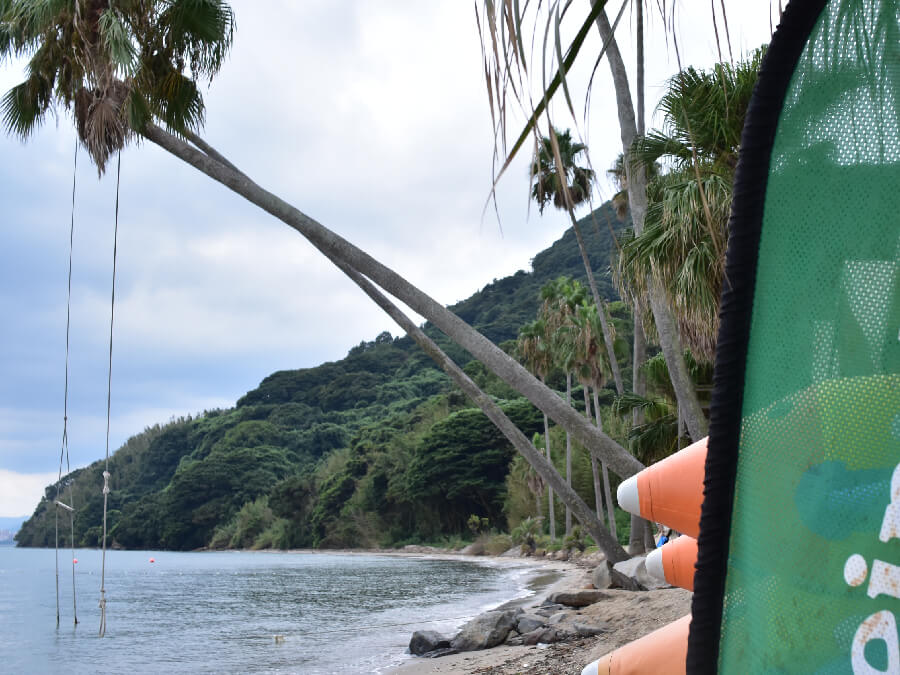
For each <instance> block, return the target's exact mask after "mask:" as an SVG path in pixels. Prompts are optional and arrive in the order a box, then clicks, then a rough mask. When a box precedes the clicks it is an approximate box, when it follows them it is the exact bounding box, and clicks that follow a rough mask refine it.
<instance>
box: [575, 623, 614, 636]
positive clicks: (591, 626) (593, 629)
mask: <svg viewBox="0 0 900 675" xmlns="http://www.w3.org/2000/svg"><path fill="white" fill-rule="evenodd" d="M572 628H574V629H575V634H576V635H577V636H578V637H593V636H595V635H600V633H605V632H606V631H607V630H609V627H608V626H607V625H606V624H605V623H582V622H580V621H576V622H574V623H573V624H572Z"/></svg>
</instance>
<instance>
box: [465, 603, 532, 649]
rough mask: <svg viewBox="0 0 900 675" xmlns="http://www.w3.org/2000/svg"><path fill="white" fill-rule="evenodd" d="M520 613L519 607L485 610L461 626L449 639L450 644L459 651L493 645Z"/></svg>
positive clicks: (503, 638) (501, 638) (500, 638)
mask: <svg viewBox="0 0 900 675" xmlns="http://www.w3.org/2000/svg"><path fill="white" fill-rule="evenodd" d="M522 613H523V612H522V610H521V609H510V610H507V611H496V610H495V611H493V612H485V613H484V614H481V615H480V616H476V617H475V618H474V619H472V620H471V621H469V622H468V623H467V624H466V625H465V626H463V627H462V630H460V631H459V633H457V635H456V637H454V638H453V640H451V641H450V646H451V648H453V649H456V650H457V651H460V652H471V651H475V650H476V649H489V648H490V647H494V646H496V645H498V644H500V643H501V642H503V641H504V640H505V639H506V636H507V635H509V631H510V630H512V629H513V628H514V627H515V626H516V621H517V619H518V617H519V615H521V614H522Z"/></svg>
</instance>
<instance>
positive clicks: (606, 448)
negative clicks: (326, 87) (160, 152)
mask: <svg viewBox="0 0 900 675" xmlns="http://www.w3.org/2000/svg"><path fill="white" fill-rule="evenodd" d="M143 136H144V137H145V138H146V139H147V140H149V141H151V142H153V143H155V144H156V145H158V146H160V147H161V148H163V149H164V150H166V151H167V152H169V153H171V154H173V155H175V156H176V157H178V158H179V159H181V160H183V161H185V162H186V163H188V164H190V165H191V166H193V167H194V168H196V169H198V170H200V171H201V172H203V173H205V174H206V175H207V176H209V177H210V178H212V179H214V180H216V181H217V182H219V183H221V184H222V185H224V186H225V187H227V188H229V189H231V190H233V191H234V192H236V193H237V194H239V195H241V196H242V197H244V198H245V199H247V200H248V201H250V202H252V203H253V204H256V205H257V206H259V207H260V208H261V209H263V210H264V211H267V212H268V213H270V214H272V215H273V216H275V217H276V218H278V219H279V220H281V221H282V222H284V223H286V224H287V225H289V226H291V227H292V228H294V229H295V230H297V231H298V232H299V233H300V234H302V235H303V236H304V237H306V239H307V240H308V241H309V242H310V243H312V244H313V246H315V247H316V248H317V249H318V250H319V251H320V252H322V253H323V254H325V255H326V257H328V258H329V259H330V260H332V261H340V262H342V263H344V264H345V265H346V266H348V267H349V268H351V269H353V270H356V271H358V272H359V273H360V274H363V275H364V276H366V277H368V278H369V279H370V280H371V281H373V282H374V283H375V284H377V285H378V286H380V287H381V288H382V289H384V290H385V291H387V292H388V293H389V294H391V295H393V296H394V297H396V298H398V299H399V300H401V301H403V302H404V303H405V304H406V305H407V306H408V307H410V308H411V309H412V310H413V311H415V312H417V313H419V314H421V315H422V316H423V317H425V318H426V319H428V320H429V321H431V322H432V323H434V324H435V326H437V327H438V328H439V329H440V330H441V331H443V332H444V333H445V334H446V335H447V336H448V337H449V338H450V339H451V340H453V341H454V342H455V343H456V344H457V345H459V346H460V347H462V348H463V349H465V350H466V351H468V352H469V353H470V354H472V356H474V357H475V358H476V359H478V360H479V361H480V362H481V363H482V364H484V366H485V367H486V368H487V369H488V370H490V371H491V372H492V373H494V374H495V375H497V376H498V377H499V378H500V379H501V380H503V381H504V382H506V383H507V384H508V385H509V386H510V387H512V388H513V389H514V390H516V391H518V392H519V393H520V394H522V395H523V396H524V397H525V398H527V399H528V400H529V401H531V402H532V403H533V404H534V405H535V406H536V407H537V408H538V409H539V410H541V411H542V412H544V413H545V414H547V415H549V417H550V418H551V419H553V420H554V421H555V422H556V423H557V424H559V425H560V426H562V427H563V428H565V429H568V430H569V431H571V432H572V433H573V434H574V435H575V437H576V438H577V439H578V440H579V441H580V442H581V443H583V444H584V446H585V447H587V448H588V449H589V451H590V452H592V453H596V454H597V456H598V457H599V458H601V459H604V460H606V461H608V462H609V465H610V467H612V469H613V470H614V471H615V472H616V473H617V474H618V475H620V476H622V477H623V478H625V477H628V476H632V475H634V474H635V473H637V472H638V471H640V470H641V469H642V468H643V465H642V464H641V463H640V462H639V461H638V460H637V459H635V458H634V457H633V456H631V455H630V454H629V453H628V451H627V450H626V449H625V448H623V447H622V446H621V445H619V444H618V443H616V442H615V441H614V440H613V439H611V438H610V437H609V436H607V435H606V434H604V433H602V432H599V431H598V430H597V429H596V427H594V426H593V425H592V424H590V423H589V422H588V421H587V420H585V419H584V417H582V416H581V415H580V414H579V413H578V411H576V410H575V409H573V408H572V407H571V406H567V405H566V403H565V402H564V401H562V400H561V399H560V398H559V397H558V396H557V395H556V394H555V393H554V392H553V391H552V390H551V389H549V388H548V387H547V386H545V385H544V384H542V383H541V382H539V381H538V380H537V379H536V378H535V377H534V376H532V375H531V373H529V372H528V371H527V370H526V369H525V368H523V367H522V366H521V364H519V363H518V362H517V361H516V360H515V359H513V358H512V357H510V356H509V355H507V354H506V353H505V352H504V351H503V350H502V349H500V348H499V347H497V346H496V345H495V344H493V343H492V342H491V341H490V340H488V339H487V338H486V337H484V336H483V335H481V334H480V333H479V332H478V331H476V330H475V329H473V328H472V327H471V326H469V325H468V324H467V323H465V322H464V321H463V320H462V319H460V318H459V317H458V316H456V315H455V314H454V313H453V312H451V311H450V310H448V309H447V308H446V307H444V306H443V305H441V304H440V303H438V302H437V301H436V300H434V299H433V298H431V297H430V296H428V295H427V294H426V293H423V292H422V291H421V290H419V289H418V288H416V287H415V286H413V285H412V284H410V283H409V282H408V281H407V280H406V279H404V278H403V277H401V276H400V275H399V274H397V273H396V272H394V271H393V270H391V269H390V268H388V267H386V266H385V265H383V264H382V263H380V262H378V261H377V260H375V259H374V258H372V256H370V255H369V254H367V253H366V252H364V251H362V250H361V249H359V248H357V247H356V246H354V245H353V244H351V243H350V242H348V241H347V240H346V239H344V238H342V237H340V236H339V235H337V234H335V233H334V232H332V231H331V230H329V229H327V228H326V227H324V226H323V225H322V224H321V223H318V222H317V221H315V220H313V219H312V218H310V217H309V216H307V215H306V214H304V213H302V212H301V211H299V210H298V209H296V208H295V207H293V206H291V205H290V204H288V203H287V202H285V201H284V200H283V199H281V198H280V197H278V196H277V195H274V194H272V193H271V192H269V191H267V190H265V189H263V188H262V187H260V186H259V185H257V184H256V183H254V182H253V181H252V180H250V178H249V177H248V176H247V175H246V174H244V173H241V172H240V171H239V170H236V169H234V168H230V167H228V166H226V165H225V164H223V163H222V162H221V161H219V160H217V159H214V158H213V157H212V156H211V155H210V154H208V153H205V152H201V151H200V150H198V149H197V148H195V147H193V146H191V145H189V144H188V143H186V142H184V141H182V140H181V139H179V138H177V137H175V136H174V135H172V134H170V133H168V132H166V131H164V130H163V129H161V128H159V127H158V126H156V125H154V124H147V125H146V126H145V127H144V129H143Z"/></svg>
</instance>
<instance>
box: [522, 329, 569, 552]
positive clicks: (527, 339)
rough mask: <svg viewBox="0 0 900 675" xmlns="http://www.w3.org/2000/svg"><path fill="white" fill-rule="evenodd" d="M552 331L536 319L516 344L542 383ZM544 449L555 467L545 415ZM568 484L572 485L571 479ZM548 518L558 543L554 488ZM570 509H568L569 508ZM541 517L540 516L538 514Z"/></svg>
mask: <svg viewBox="0 0 900 675" xmlns="http://www.w3.org/2000/svg"><path fill="white" fill-rule="evenodd" d="M550 335H551V334H550V331H549V329H548V326H547V322H546V321H545V320H544V319H535V320H534V321H532V322H531V323H527V324H525V325H524V326H522V328H520V329H519V338H518V341H517V343H516V351H517V352H518V354H519V356H520V358H522V359H523V360H524V361H525V363H526V364H527V365H528V367H529V369H530V370H531V371H532V372H533V373H534V374H535V375H537V376H538V377H539V378H540V379H541V382H546V380H547V376H548V375H549V374H550V371H551V370H552V368H553V363H554V355H553V345H552V342H551V337H550ZM544 447H545V449H546V452H547V461H548V462H550V464H551V466H552V465H553V456H552V454H551V452H550V423H549V421H548V420H547V415H546V413H545V414H544ZM566 483H567V484H568V485H571V484H572V482H571V479H568V478H567V481H566ZM547 503H548V506H547V517H548V520H549V521H550V540H551V541H556V508H555V504H554V501H553V488H552V487H549V486H548V487H547ZM567 508H568V507H567ZM538 515H540V514H538Z"/></svg>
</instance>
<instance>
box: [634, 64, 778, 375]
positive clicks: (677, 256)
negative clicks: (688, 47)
mask: <svg viewBox="0 0 900 675" xmlns="http://www.w3.org/2000/svg"><path fill="white" fill-rule="evenodd" d="M762 53H763V52H762V50H757V52H756V53H755V54H754V55H753V56H752V57H751V58H750V59H749V60H747V61H744V62H740V63H738V64H736V65H734V66H732V65H729V64H718V65H716V66H715V67H714V68H713V69H712V70H710V71H703V70H695V69H694V68H688V69H686V70H684V71H682V72H681V73H679V74H678V75H676V76H675V77H673V78H671V79H670V80H669V85H668V90H667V92H666V94H665V95H664V96H663V98H662V100H661V101H660V104H659V109H660V111H662V113H663V129H662V130H661V131H652V132H650V133H649V134H647V136H645V137H639V138H638V139H637V140H636V141H635V145H634V148H633V152H632V157H633V158H634V161H636V162H640V163H641V164H642V165H643V166H656V164H657V163H658V162H661V163H663V164H664V165H665V166H668V167H670V170H669V172H668V173H666V174H664V175H660V176H657V177H655V178H654V179H653V180H651V182H650V185H649V188H648V193H649V195H650V204H649V207H648V209H647V217H646V221H645V226H644V231H643V232H642V233H641V234H640V235H638V236H636V237H635V238H634V239H633V240H631V241H629V242H627V243H626V244H624V245H623V246H622V254H621V256H620V261H619V266H618V268H619V269H618V271H619V277H620V278H627V285H628V286H629V287H631V288H636V289H638V290H639V291H640V290H645V288H646V284H647V282H648V280H651V281H652V282H654V283H656V284H658V285H659V286H661V287H662V288H663V289H665V292H666V293H667V295H668V297H669V301H670V304H671V306H672V307H673V308H674V310H675V316H676V319H677V321H678V328H679V332H680V335H681V338H682V340H683V342H684V344H685V346H687V347H688V348H689V349H690V350H691V352H692V353H693V354H694V355H695V356H696V357H697V358H700V359H702V360H706V361H712V360H713V356H714V353H715V341H716V337H717V335H718V304H719V296H720V294H721V284H722V278H723V275H724V266H725V247H726V243H727V232H726V226H727V223H728V216H729V214H730V211H731V189H732V188H731V186H732V184H733V181H734V169H735V166H736V165H737V154H738V149H739V145H740V137H741V130H742V128H743V125H744V115H745V113H746V110H747V105H748V104H749V101H750V96H751V94H752V93H753V87H754V85H755V83H756V79H757V75H758V72H759V65H760V61H761V58H762Z"/></svg>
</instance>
